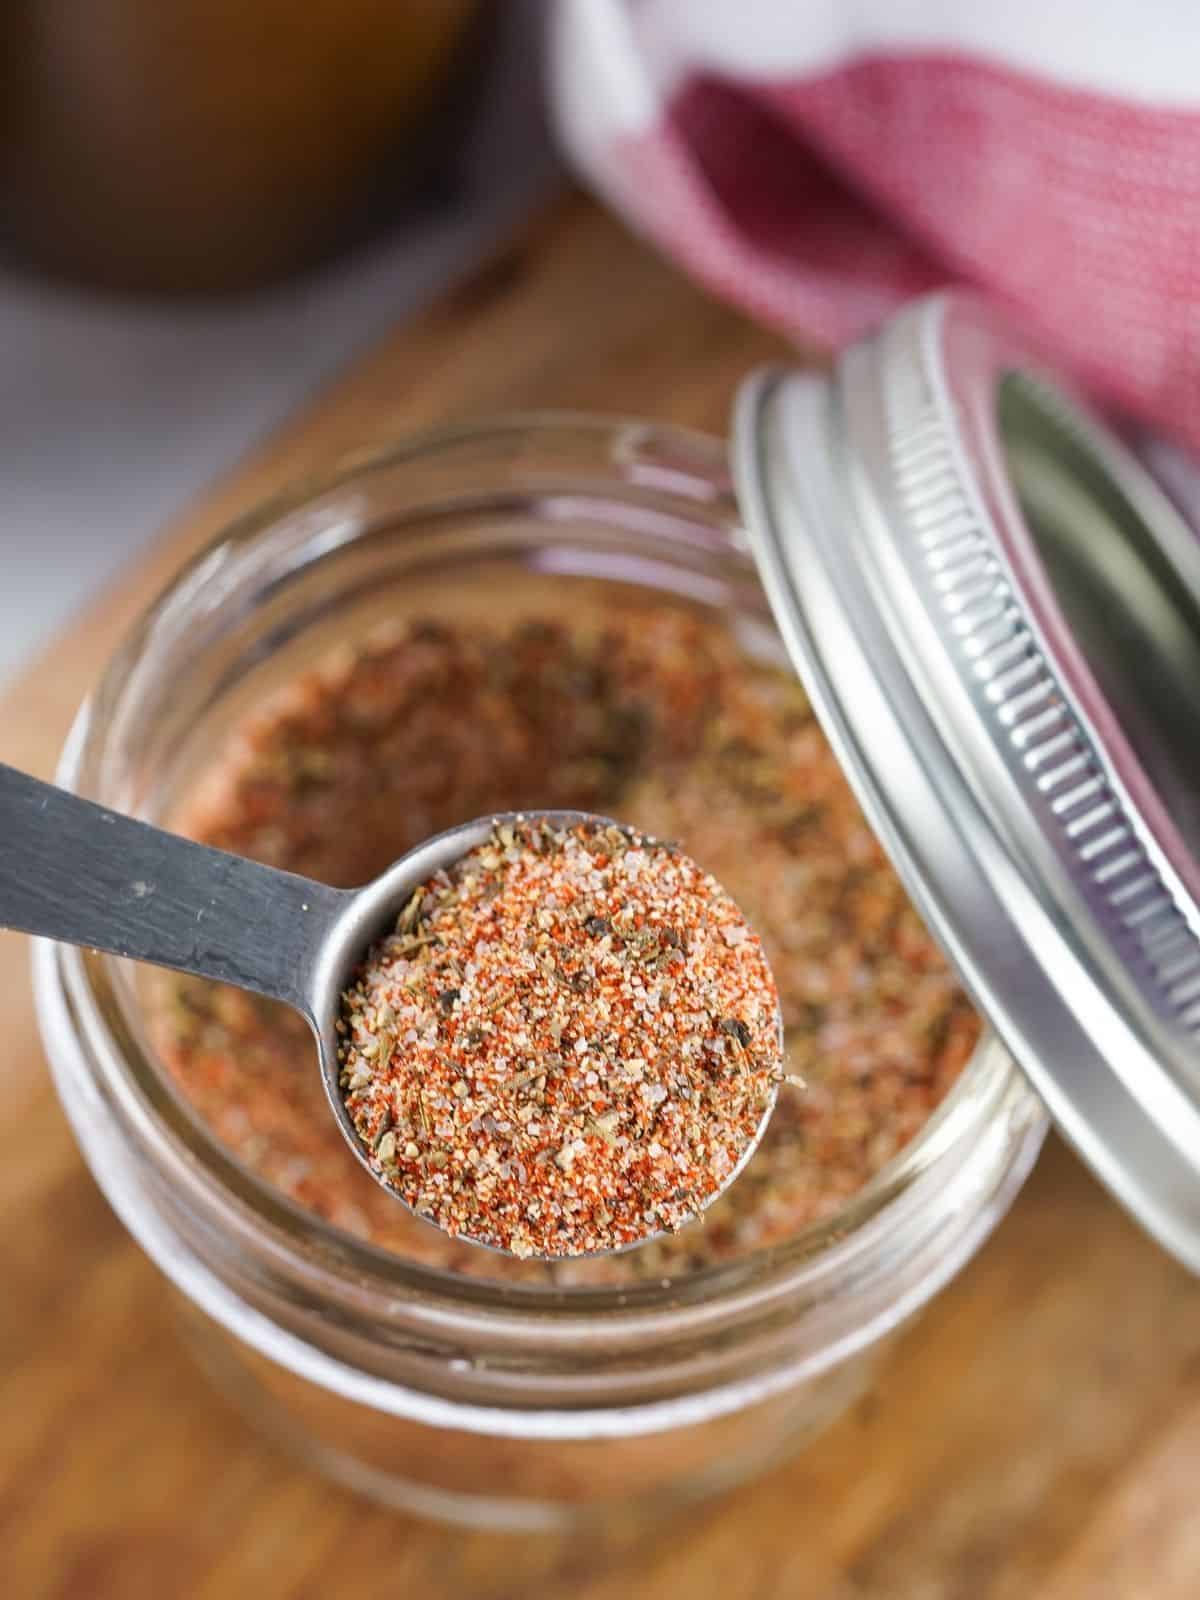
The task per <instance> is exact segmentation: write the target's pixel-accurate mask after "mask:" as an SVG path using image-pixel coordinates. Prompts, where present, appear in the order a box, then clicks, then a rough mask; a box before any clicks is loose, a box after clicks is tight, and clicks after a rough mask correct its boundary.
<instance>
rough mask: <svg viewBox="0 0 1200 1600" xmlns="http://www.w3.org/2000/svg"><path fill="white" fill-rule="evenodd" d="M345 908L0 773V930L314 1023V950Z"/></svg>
mask: <svg viewBox="0 0 1200 1600" xmlns="http://www.w3.org/2000/svg"><path fill="white" fill-rule="evenodd" d="M351 898H352V896H351V895H350V894H348V893H346V892H345V891H342V890H338V889H330V888H328V887H327V886H326V885H324V884H320V883H313V882H310V881H309V880H308V879H307V878H298V877H296V876H294V875H293V874H292V873H290V872H278V871H276V870H275V869H274V868H271V867H263V866H260V865H258V864H257V863H256V862H253V861H245V860H243V859H242V858H241V857H240V856H232V855H227V854H226V853H225V852H224V851H221V850H211V849H208V848H207V847H206V846H204V845H199V844H193V843H192V842H191V841H190V840H188V839H181V838H180V837H179V836H178V835H177V834H172V833H164V832H163V831H162V830H161V829H159V828H153V827H151V826H150V825H149V824H148V823H145V822H136V821H134V820H133V818H131V817H126V816H122V815H121V814H120V813H119V812H116V811H109V810H107V809H106V808H105V807H104V806H99V805H95V804H93V803H92V802H91V801H89V800H81V799H80V798H79V797H78V796H77V795H73V794H68V793H67V792H66V790H64V789H57V788H54V787H53V786H52V785H51V784H48V783H41V782H39V780H38V779H36V778H31V777H29V776H28V775H27V774H26V773H23V772H17V771H16V770H14V769H13V768H12V767H6V766H3V765H2V764H0V927H3V928H12V929H14V930H16V931H18V932H21V933H32V934H37V935H40V936H42V937H44V938H48V939H58V940H61V941H62V942H63V943H66V944H75V945H83V946H84V947H86V948H89V949H95V950H104V951H107V952H109V953H110V954H112V955H118V956H128V957H130V958H131V959H132V960H134V961H148V962H150V963H151V964H152V965H155V966H160V967H173V968H175V969H176V970H177V971H179V972H190V973H195V974H196V975H197V976H198V977H202V978H214V979H216V980H217V981H218V982H220V983H231V984H235V985H236V986H237V987H238V988H240V989H253V990H255V991H256V992H257V993H259V994H264V995H269V996H270V997H271V998H272V999H276V1000H283V1001H285V1002H286V1003H287V1004H288V1005H291V1006H294V1007H296V1009H297V1010H300V1011H302V1012H304V1014H305V1015H306V1016H308V1017H310V1018H312V1016H313V994H314V990H315V969H316V961H317V958H318V955H319V952H320V950H321V948H322V942H323V940H325V939H326V938H327V937H328V934H329V931H330V929H331V928H332V927H333V925H334V923H335V922H336V920H337V918H338V917H339V916H340V914H341V913H342V911H343V910H344V909H345V907H346V904H347V903H348V902H349V900H350V899H351Z"/></svg>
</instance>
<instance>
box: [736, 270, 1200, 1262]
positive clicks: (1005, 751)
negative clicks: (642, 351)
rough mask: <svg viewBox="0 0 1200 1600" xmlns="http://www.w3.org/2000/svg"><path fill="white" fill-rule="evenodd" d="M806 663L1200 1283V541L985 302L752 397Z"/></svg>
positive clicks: (843, 742)
mask: <svg viewBox="0 0 1200 1600" xmlns="http://www.w3.org/2000/svg"><path fill="white" fill-rule="evenodd" d="M734 453H735V474H736V478H737V483H738V492H739V496H740V500H741V505H742V509H743V512H744V514H745V517H746V520H747V524H748V528H749V534H750V538H751V542H752V544H753V546H754V550H755V554H756V556H757V559H758V563H759V567H760V571H761V574H762V578H763V581H764V583H765V585H766V588H767V591H768V594H769V596H770V598H771V602H772V605H773V607H774V610H775V614H776V618H777V620H778V622H779V625H780V627H781V629H782V632H783V635H784V638H785V640H786V642H787V645H788V647H789V649H790V651H791V653H792V656H793V659H794V660H795V663H796V666H797V668H798V670H799V671H800V673H801V676H802V677H803V679H804V681H805V683H806V685H807V687H808V689H809V691H810V694H811V696H812V699H813V702H814V705H815V707H816V709H817V712H818V714H819V715H820V716H821V718H822V720H823V722H824V724H825V727H826V731H827V732H828V734H829V735H830V738H831V739H832V742H833V744H834V747H835V749H836V750H837V752H838V754H839V756H840V758H841V761H842V763H843V766H844V767H845V769H846V772H847V774H848V776H849V778H850V780H851V782H852V783H853V784H854V786H855V789H856V791H857V793H858V796H859V799H860V800H861V801H862V803H863V806H864V808H865V810H866V812H867V815H868V817H869V818H870V820H871V822H872V823H873V825H874V826H875V828H876V830H877V832H878V833H879V835H880V838H881V839H882V841H883V843H884V844H885V846H886V847H887V849H888V851H889V853H890V854H891V856H892V859H893V861H894V862H895V864H896V866H897V868H898V869H899V871H900V873H901V875H902V877H903V878H904V880H905V882H906V885H907V887H908V889H909V891H910V893H911V894H912V896H913V898H914V900H915V901H916V903H917V904H918V906H919V907H920V909H921V911H922V912H923V914H924V915H925V917H926V918H927V920H928V922H929V924H930V926H931V927H932V928H933V930H934V931H935V933H936V934H937V935H938V937H939V939H940V940H941V942H942V944H943V946H944V947H945V949H946V950H947V952H948V953H949V955H950V956H951V958H952V959H953V961H954V962H955V964H956V966H957V967H958V969H959V971H960V973H961V974H962V976H963V979H964V981H965V982H966V984H967V985H968V987H969V988H970V990H971V992H972V994H973V995H974V997H975V999H976V1001H977V1003H978V1005H979V1007H980V1009H981V1011H982V1012H983V1013H984V1014H985V1015H986V1016H987V1018H988V1019H989V1020H990V1022H991V1023H992V1025H993V1026H994V1027H995V1029H996V1031H997V1032H998V1033H999V1035H1000V1036H1001V1038H1002V1039H1003V1040H1004V1042H1005V1043H1006V1044H1007V1046H1008V1048H1009V1049H1010V1050H1011V1051H1012V1053H1013V1055H1014V1056H1015V1057H1016V1059H1017V1060H1018V1061H1019V1062H1020V1063H1021V1065H1022V1067H1023V1068H1024V1070H1025V1072H1026V1073H1027V1075H1028V1076H1029V1078H1030V1080H1031V1081H1032V1082H1033V1084H1034V1085H1035V1086H1036V1088H1037V1089H1038V1091H1039V1093H1040V1094H1041V1096H1042V1097H1043V1099H1044V1100H1045V1102H1046V1104H1047V1106H1048V1108H1049V1110H1050V1112H1051V1113H1052V1115H1053V1116H1054V1118H1055V1120H1056V1122H1057V1123H1058V1125H1059V1127H1060V1129H1061V1130H1062V1132H1063V1133H1064V1134H1066V1136H1067V1137H1068V1138H1069V1139H1070V1141H1071V1142H1072V1143H1073V1144H1074V1145H1075V1147H1076V1148H1077V1149H1078V1150H1079V1152H1080V1153H1081V1154H1082V1155H1083V1156H1084V1158H1085V1159H1086V1160H1087V1161H1088V1162H1089V1163H1090V1164H1091V1166H1092V1167H1093V1169H1094V1170H1095V1171H1096V1172H1097V1173H1098V1174H1099V1176H1100V1177H1101V1178H1102V1179H1103V1180H1104V1182H1105V1183H1106V1184H1107V1185H1108V1186H1109V1188H1110V1189H1111V1190H1112V1191H1113V1192H1114V1193H1115V1194H1116V1195H1117V1196H1118V1197H1119V1198H1120V1199H1121V1200H1122V1201H1123V1202H1124V1204H1125V1205H1126V1206H1127V1207H1128V1209H1129V1210H1130V1211H1131V1212H1133V1213H1134V1214H1135V1215H1136V1216H1137V1217H1138V1218H1139V1219H1140V1220H1141V1222H1142V1223H1143V1224H1144V1225H1145V1226H1146V1227H1147V1228H1148V1229H1149V1230H1150V1232H1151V1233H1153V1234H1154V1235H1155V1236H1156V1237H1157V1238H1158V1239H1159V1240H1160V1241H1161V1242H1162V1243H1163V1244H1164V1245H1165V1246H1167V1248H1168V1249H1170V1250H1172V1251H1173V1252H1174V1253H1175V1254H1176V1255H1178V1256H1179V1257H1180V1258H1181V1259H1182V1260H1183V1261H1185V1262H1186V1263H1187V1264H1188V1265H1189V1266H1190V1267H1191V1268H1192V1269H1193V1270H1196V1271H1200V909H1198V907H1200V540H1198V539H1197V537H1196V535H1195V534H1194V532H1193V531H1192V530H1191V529H1190V528H1189V527H1188V526H1187V525H1186V524H1185V523H1184V522H1183V520H1182V519H1181V518H1180V517H1179V516H1178V514H1177V513H1176V512H1175V511H1174V510H1173V508H1172V507H1171V505H1170V503H1169V502H1168V501H1167V500H1166V498H1165V496H1163V495H1162V493H1161V492H1160V491H1159V490H1158V489H1157V488H1156V486H1155V485H1154V484H1153V482H1152V481H1151V480H1150V479H1149V477H1148V476H1147V474H1146V473H1145V472H1144V471H1143V470H1142V469H1141V468H1140V467H1139V466H1138V464H1137V463H1136V461H1135V460H1134V459H1133V458H1132V457H1131V456H1130V455H1129V454H1128V452H1127V451H1126V450H1125V449H1124V448H1123V447H1122V446H1121V445H1119V444H1118V443H1117V441H1116V440H1115V439H1114V438H1113V437H1112V436H1111V435H1110V434H1109V433H1108V432H1107V430H1105V429H1104V428H1103V427H1102V426H1101V425H1100V424H1098V423H1097V422H1096V421H1094V420H1093V419H1091V418H1089V417H1088V416H1087V414H1086V413H1085V412H1084V411H1083V410H1082V409H1081V408H1080V407H1079V406H1078V405H1077V403H1076V402H1074V401H1073V400H1069V399H1067V398H1066V396H1065V395H1064V394H1063V392H1062V391H1061V390H1060V389H1059V388H1058V387H1057V386H1056V385H1054V384H1053V383H1052V382H1051V381H1050V380H1048V379H1046V378H1045V377H1044V376H1043V375H1042V373H1041V371H1040V369H1039V367H1038V365H1037V364H1036V363H1035V362H1034V361H1032V360H1031V358H1030V356H1029V354H1028V351H1027V349H1026V348H1025V347H1024V344H1023V342H1022V341H1021V340H1020V339H1019V338H1017V337H1015V336H1014V334H1013V333H1012V332H1011V330H1010V328H1009V327H1008V325H1007V324H1006V322H1005V321H1004V319H1003V318H1001V317H999V316H998V315H997V314H996V313H995V312H993V311H992V310H991V309H990V308H989V307H988V306H987V305H986V304H984V303H982V302H980V301H978V300H975V299H973V298H971V297H969V296H965V295H958V294H946V295H938V296H935V297H932V298H930V299H926V300H922V301H920V302H918V303H916V304H915V305H913V306H911V307H910V308H908V309H906V310H905V311H904V312H902V313H901V314H900V315H899V316H898V317H897V318H895V319H894V320H893V321H892V322H891V323H889V324H888V325H887V326H886V327H885V328H884V329H883V330H882V332H880V333H879V334H878V335H876V336H875V337H874V338H872V339H871V340H869V341H866V342H864V343H862V344H860V345H858V346H856V347H855V348H854V349H852V350H850V351H849V352H847V354H846V355H845V356H844V357H843V358H842V359H841V361H840V362H839V364H838V366H837V368H836V370H835V372H834V374H833V375H832V376H831V377H827V376H814V375H812V374H807V373H794V372H788V371H777V372H767V373H763V374H759V375H758V376H756V377H754V378H752V379H750V380H749V381H748V383H747V384H746V385H745V387H744V389H743V391H742V394H741V397H740V400H739V404H738V413H737V419H736V426H735V443H734Z"/></svg>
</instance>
